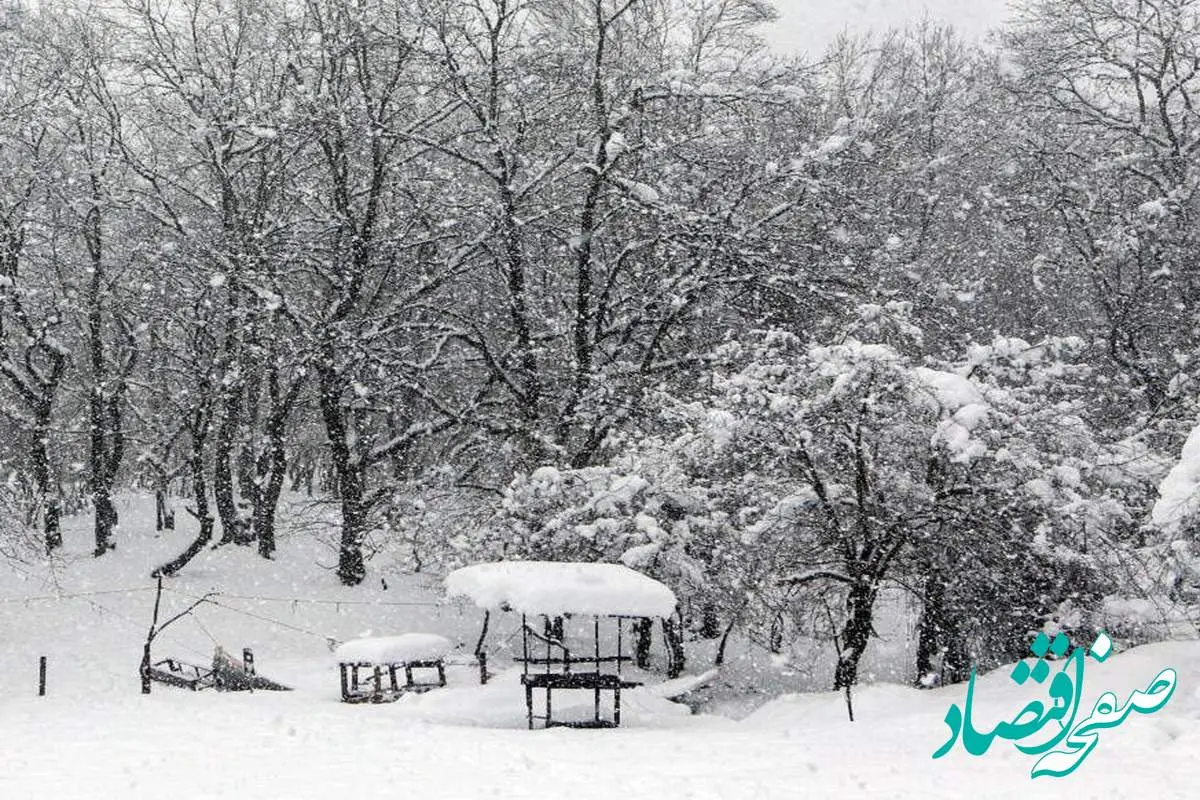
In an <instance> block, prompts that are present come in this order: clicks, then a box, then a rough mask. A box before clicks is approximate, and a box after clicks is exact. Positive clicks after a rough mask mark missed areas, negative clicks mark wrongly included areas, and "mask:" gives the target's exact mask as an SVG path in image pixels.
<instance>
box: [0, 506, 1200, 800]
mask: <svg viewBox="0 0 1200 800" xmlns="http://www.w3.org/2000/svg"><path fill="white" fill-rule="evenodd" d="M131 502H132V505H127V506H126V508H125V509H124V517H123V522H124V527H123V530H122V532H121V538H120V544H119V546H118V550H117V551H116V552H115V553H113V554H111V555H110V556H106V557H105V558H102V559H98V560H97V559H92V558H90V556H88V552H89V547H88V542H87V531H86V521H85V520H72V521H71V523H70V526H69V528H68V530H67V548H66V549H67V555H66V557H67V558H68V559H70V560H71V563H69V564H67V565H66V566H65V567H63V566H61V565H60V568H58V569H57V570H53V571H50V570H47V568H45V567H43V566H30V565H17V566H16V567H11V566H9V565H3V566H0V635H2V636H3V645H2V646H0V675H3V676H4V680H3V681H0V799H3V800H9V799H10V798H12V799H14V800H25V798H55V799H58V798H89V799H95V798H99V799H100V800H104V799H106V798H114V799H116V798H120V799H121V800H135V799H136V798H179V799H185V798H224V797H254V798H259V800H285V799H287V798H305V799H308V798H312V799H314V800H320V799H323V798H342V797H354V798H385V797H388V798H391V797H397V796H403V797H409V798H477V797H478V798H488V797H499V798H542V797H545V798H564V797H568V798H572V799H573V800H587V799H588V798H593V797H595V798H606V799H607V798H613V797H622V798H627V797H638V798H640V797H662V798H810V797H817V798H821V797H838V798H847V797H896V798H909V797H912V798H916V797H921V798H938V797H946V798H959V797H989V798H990V797H995V798H1007V797H1051V796H1054V797H1059V796H1062V795H1064V794H1067V795H1070V796H1073V797H1096V798H1125V797H1130V798H1133V797H1156V798H1168V797H1179V798H1195V797H1200V643H1196V642H1173V643H1165V644H1158V645H1152V646H1147V647H1141V648H1137V649H1135V650H1131V651H1129V652H1126V653H1120V654H1116V655H1114V656H1112V657H1111V658H1109V659H1108V660H1107V661H1106V662H1105V663H1103V664H1097V663H1094V662H1092V661H1091V660H1090V659H1089V660H1088V664H1087V668H1086V677H1085V681H1084V684H1085V685H1084V690H1083V698H1082V706H1083V708H1084V711H1083V712H1081V713H1086V711H1087V709H1090V708H1091V707H1092V704H1093V703H1094V702H1095V700H1096V698H1097V697H1099V695H1100V694H1101V693H1103V692H1104V691H1113V692H1115V693H1116V694H1117V695H1118V697H1120V698H1122V699H1124V698H1125V697H1126V696H1128V695H1129V693H1130V692H1131V691H1133V690H1135V689H1139V688H1145V687H1146V686H1147V684H1148V682H1149V681H1150V680H1151V679H1152V678H1153V677H1154V676H1155V675H1156V674H1157V673H1158V672H1159V670H1160V669H1162V668H1163V667H1173V668H1174V669H1175V670H1176V671H1177V673H1178V686H1177V688H1176V690H1175V694H1174V696H1173V697H1172V698H1171V700H1170V701H1169V702H1168V704H1167V705H1166V707H1165V708H1163V709H1162V710H1161V711H1159V712H1157V713H1155V714H1152V715H1139V714H1134V715H1132V716H1131V717H1130V718H1129V719H1128V720H1127V721H1126V722H1125V723H1124V724H1123V725H1121V726H1120V727H1117V728H1113V729H1110V730H1105V731H1102V732H1101V733H1100V743H1099V745H1098V747H1097V748H1096V750H1095V751H1094V752H1093V753H1092V754H1091V755H1090V756H1089V757H1088V758H1087V760H1086V761H1085V762H1084V763H1083V765H1082V766H1081V767H1080V768H1079V769H1078V770H1077V771H1076V772H1075V773H1074V774H1072V775H1070V776H1069V777H1066V778H1061V779H1052V778H1038V779H1036V780H1032V779H1031V778H1030V777H1029V770H1030V768H1031V767H1032V765H1033V762H1034V761H1035V760H1036V758H1035V757H1030V756H1025V755H1022V754H1021V753H1019V752H1017V751H1016V749H1015V748H1014V746H1013V744H1012V743H1011V742H1007V741H1003V740H997V741H996V742H995V743H994V744H993V745H992V747H991V749H990V751H989V752H988V753H986V754H985V755H983V756H981V757H972V756H970V755H967V754H966V753H965V752H963V751H962V749H961V745H960V746H957V747H956V748H955V750H954V751H953V752H952V753H951V754H950V755H948V756H947V757H945V758H942V759H939V760H936V761H935V760H933V759H932V753H933V752H934V751H935V750H936V749H937V748H938V747H939V746H940V745H941V744H942V743H943V742H944V741H945V740H946V738H947V735H948V729H947V727H946V724H945V723H944V722H943V717H944V716H945V714H946V710H947V708H948V707H949V706H950V704H952V703H959V704H961V703H962V702H963V699H964V695H965V691H966V687H965V686H951V687H946V688H944V689H937V690H933V691H918V690H915V689H911V688H908V687H904V686H897V685H887V684H879V685H873V686H864V687H860V688H859V689H858V690H857V691H856V693H855V696H854V706H855V714H856V721H855V722H853V723H851V722H849V721H848V720H847V719H846V711H845V702H844V698H843V697H842V696H840V695H836V694H832V693H809V694H794V695H789V696H785V697H782V698H779V699H776V700H773V701H771V702H769V703H767V704H766V705H765V706H763V707H762V708H759V709H758V710H757V711H755V712H754V713H751V714H749V715H748V716H746V717H745V718H744V719H740V720H737V721H734V720H732V719H726V718H723V717H718V716H712V715H691V714H690V713H689V712H688V710H687V709H686V708H685V707H683V706H680V705H676V704H673V703H669V702H667V701H665V700H662V699H660V698H658V697H656V696H654V693H653V692H650V691H638V690H634V691H630V692H627V693H626V695H625V696H624V697H623V699H624V700H625V701H626V702H625V703H624V709H623V711H624V713H623V722H624V724H623V726H622V727H621V728H620V729H617V730H602V731H588V730H582V731H581V730H568V729H553V730H549V731H533V732H530V731H527V730H524V706H523V698H522V695H521V689H520V687H519V685H518V683H517V678H516V674H515V673H514V672H513V671H511V670H508V669H506V666H507V665H506V661H507V655H506V650H505V648H506V646H507V645H506V641H507V643H508V645H510V644H511V642H512V636H513V633H514V631H515V626H514V625H513V623H512V621H511V620H508V621H506V620H494V621H493V626H492V630H491V633H490V634H489V637H488V641H489V643H490V645H491V649H492V650H493V667H494V668H496V669H498V670H501V672H502V674H501V675H500V676H499V677H498V678H496V679H495V680H494V681H493V682H492V683H489V684H488V685H487V686H484V687H480V686H479V685H478V683H477V681H476V680H475V679H474V678H475V673H474V672H473V670H472V669H471V668H469V667H465V666H464V667H459V668H456V669H452V670H451V671H450V675H449V685H448V686H447V687H446V688H445V689H439V690H435V691H432V692H429V693H428V694H425V695H421V696H412V697H407V698H405V699H403V700H401V701H400V702H397V703H394V704H387V705H380V706H372V705H354V706H351V705H346V704H343V703H341V702H339V687H338V677H337V670H336V666H335V664H334V661H333V657H332V655H331V653H330V651H329V646H328V642H327V638H329V637H332V638H334V639H337V640H340V641H345V640H348V639H353V638H355V637H358V636H362V635H371V634H375V635H391V634H401V633H407V632H424V633H437V634H441V635H443V636H446V637H447V638H448V639H449V640H450V641H451V642H452V643H453V644H454V645H456V646H459V647H461V649H462V650H463V651H464V652H469V651H470V650H471V649H472V648H473V646H474V641H475V637H476V636H477V635H478V632H479V623H480V621H481V620H480V614H479V612H478V611H477V610H476V609H475V608H473V607H471V606H469V605H468V604H466V603H450V602H446V601H445V600H443V599H442V593H441V591H440V588H439V581H437V580H436V578H434V577H433V576H428V577H426V576H414V577H410V578H405V579H402V580H401V579H398V578H397V577H396V576H391V577H389V578H388V588H386V589H384V588H383V585H382V582H381V581H380V578H379V576H375V577H373V578H371V579H369V580H368V582H367V583H366V584H364V585H363V586H361V587H357V588H354V589H347V588H343V587H340V586H338V585H337V582H336V579H335V577H334V575H333V573H332V570H331V569H330V567H331V566H332V564H333V561H334V558H333V555H334V554H333V553H331V552H330V551H328V550H327V549H326V548H324V546H323V545H321V544H320V543H319V541H318V538H317V537H314V536H313V535H312V534H311V533H310V532H306V530H307V529H302V528H301V529H297V530H296V531H295V532H293V533H291V534H287V533H285V534H284V535H283V536H282V537H281V540H280V548H279V558H278V560H277V562H276V563H275V564H273V565H269V566H268V565H264V564H263V563H262V562H261V561H260V560H259V559H258V558H257V556H255V555H254V553H253V552H251V551H250V550H248V549H239V548H235V547H229V548H224V549H222V550H217V551H207V552H205V553H204V554H202V555H201V556H200V557H199V558H198V559H197V560H196V561H195V562H194V563H193V564H192V565H190V566H189V567H188V568H187V569H185V570H184V572H183V574H182V575H180V576H179V577H178V578H175V579H172V580H170V581H168V582H167V587H168V589H169V590H170V591H169V592H167V593H166V594H165V595H164V607H163V611H162V617H163V618H164V619H165V618H168V617H170V616H171V615H172V614H174V613H176V612H177V611H179V610H181V609H182V608H184V607H186V605H187V604H188V603H189V602H190V599H191V598H195V597H198V596H200V595H202V594H203V593H204V592H207V591H209V590H214V589H215V590H218V591H221V592H222V594H221V595H220V596H218V597H217V598H216V601H217V602H218V603H220V604H221V605H220V606H215V605H205V606H203V607H201V609H199V611H198V612H197V613H196V615H195V616H194V617H191V618H187V619H183V620H181V621H180V622H178V623H176V624H175V625H173V626H172V627H171V628H169V629H168V630H167V631H166V632H165V633H163V634H162V636H161V637H160V638H159V639H158V640H157V641H156V642H155V648H154V657H155V658H156V659H158V658H164V657H166V656H174V657H177V658H181V659H184V660H191V661H194V662H195V663H198V664H207V663H208V662H209V661H210V660H211V658H212V652H213V648H214V647H215V646H216V645H217V644H220V645H222V646H223V647H225V649H227V650H229V651H231V652H233V653H235V654H237V653H240V651H241V648H242V647H244V646H251V647H253V648H254V651H255V655H256V660H257V664H258V669H259V672H260V673H261V674H264V675H266V676H268V677H270V678H272V679H274V680H278V681H281V682H283V683H287V684H289V685H291V686H293V687H295V689H296V690H295V691H293V692H287V693H275V692H255V693H253V694H249V693H225V694H222V693H217V692H213V691H204V692H198V693H190V692H186V691H181V690H175V689H171V688H168V687H165V686H159V685H155V687H154V691H153V693H152V694H151V695H149V696H143V695H141V694H140V693H139V686H138V679H137V664H138V661H139V659H140V655H141V642H142V641H143V639H144V636H145V630H146V627H147V626H148V624H149V620H150V612H151V608H152V603H153V596H154V595H153V591H152V590H151V586H152V582H151V581H150V580H149V579H148V577H147V576H148V574H149V572H150V569H151V568H152V567H153V566H154V565H156V564H157V563H160V562H161V561H163V560H165V559H166V558H167V557H169V556H172V555H174V554H175V553H176V552H178V551H179V550H180V549H181V548H182V547H183V546H184V545H185V544H186V542H187V540H188V537H189V536H190V535H191V531H190V529H184V530H181V531H178V532H174V533H168V534H165V535H163V536H161V537H155V536H154V535H153V533H152V525H149V524H148V523H147V511H148V510H149V508H150V507H149V505H148V503H147V501H146V499H145V498H137V499H135V500H133V501H131ZM322 567H324V569H323V568H322ZM126 590H130V591H126ZM86 593H91V594H86ZM80 595H83V596H80ZM40 655H46V656H48V658H49V676H48V686H49V691H48V695H47V696H46V697H42V698H39V697H37V696H36V688H37V660H38V656H40ZM509 663H511V662H509ZM708 666H709V665H708V664H701V663H697V664H694V665H693V667H694V669H695V670H696V671H701V670H703V669H705V668H707V667H708ZM1009 671H1010V669H1009V668H1005V669H1001V670H998V671H996V672H994V673H991V674H988V675H985V676H981V677H980V679H979V680H978V681H977V683H976V687H975V708H974V710H973V717H974V719H975V721H976V725H977V727H979V728H981V729H990V728H991V727H992V726H993V725H994V724H995V723H996V722H998V721H1000V720H1002V719H1011V718H1012V717H1013V716H1014V715H1015V714H1016V712H1017V711H1018V710H1019V709H1020V708H1021V707H1022V706H1023V705H1024V704H1025V702H1027V701H1028V700H1029V699H1030V698H1035V697H1038V696H1039V694H1038V692H1042V693H1043V694H1042V695H1041V696H1043V697H1044V692H1045V686H1038V685H1035V684H1034V683H1033V682H1032V681H1030V682H1028V683H1027V685H1026V686H1023V687H1019V686H1017V685H1016V684H1015V683H1014V682H1012V681H1011V680H1010V678H1009V675H1008V673H1009ZM1047 685H1048V682H1047Z"/></svg>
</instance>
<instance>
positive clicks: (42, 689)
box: [38, 656, 46, 697]
mask: <svg viewBox="0 0 1200 800" xmlns="http://www.w3.org/2000/svg"><path fill="white" fill-rule="evenodd" d="M45 696H46V657H45V656H42V657H41V658H40V659H38V697H45Z"/></svg>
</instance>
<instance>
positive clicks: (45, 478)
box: [31, 400, 63, 553]
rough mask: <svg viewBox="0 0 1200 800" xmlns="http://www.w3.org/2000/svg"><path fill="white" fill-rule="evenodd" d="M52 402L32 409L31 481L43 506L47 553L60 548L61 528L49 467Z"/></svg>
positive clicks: (55, 492)
mask: <svg viewBox="0 0 1200 800" xmlns="http://www.w3.org/2000/svg"><path fill="white" fill-rule="evenodd" d="M51 408H52V406H51V403H50V401H48V400H43V401H42V402H40V403H38V405H37V407H36V408H35V409H34V421H33V443H32V452H31V455H32V457H33V480H34V485H35V488H36V490H37V493H38V499H39V501H40V502H39V505H40V506H41V507H42V530H43V533H44V535H45V540H46V552H47V553H52V552H54V551H55V550H57V549H58V548H60V547H62V543H63V540H62V530H61V529H60V527H59V517H60V510H59V499H58V489H57V487H55V486H54V485H53V484H54V481H53V480H52V478H51V469H50V451H49V440H50V414H51Z"/></svg>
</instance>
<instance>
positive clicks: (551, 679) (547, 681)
mask: <svg viewBox="0 0 1200 800" xmlns="http://www.w3.org/2000/svg"><path fill="white" fill-rule="evenodd" d="M539 616H541V617H542V620H543V623H544V626H543V630H544V634H539V633H538V632H537V631H536V630H534V629H533V627H531V626H530V624H529V617H528V615H527V614H522V615H521V655H520V656H517V657H515V660H516V661H519V662H521V664H522V666H523V671H522V674H521V684H522V685H523V686H524V687H525V708H526V716H527V719H528V722H529V728H530V730H532V729H533V728H534V722H535V721H538V720H540V721H541V722H542V726H543V727H545V728H550V727H555V726H563V727H570V728H615V727H618V726H620V724H621V690H622V689H632V688H634V687H636V686H640V685H641V684H640V683H637V682H635V681H627V680H624V678H623V677H622V675H621V665H622V664H623V663H624V662H626V661H632V660H633V657H632V656H627V655H625V653H624V646H623V639H624V637H623V630H622V628H623V623H624V620H625V619H632V618H631V617H625V616H621V615H615V614H613V615H604V617H603V618H604V619H610V620H613V621H614V622H615V624H616V633H617V652H616V654H615V655H602V654H601V652H600V620H601V616H600V615H591V617H592V635H593V642H592V644H593V647H592V653H591V655H581V656H576V655H572V652H571V650H570V649H569V648H568V647H567V645H566V643H565V642H564V641H563V640H562V638H559V637H556V636H554V635H553V633H552V628H553V627H555V626H554V625H553V624H552V623H551V617H550V615H547V614H542V615H539ZM554 619H555V620H556V621H558V620H561V619H562V617H555V618H554ZM558 627H560V629H561V626H558ZM560 635H561V634H560ZM563 638H565V637H563ZM539 643H541V644H543V645H545V647H544V650H543V652H544V655H542V656H540V657H539V656H537V655H535V654H534V651H535V649H537V645H538V644H539ZM605 664H615V665H616V670H615V672H606V671H604V668H603V666H602V665H605ZM581 666H582V667H585V669H584V671H582V672H580V671H572V667H581ZM587 666H590V667H591V669H586V667H587ZM538 667H542V668H543V669H541V670H538V669H537V668H538ZM535 689H541V690H543V691H544V692H545V693H546V706H545V708H546V711H545V714H541V715H539V714H535V713H534V703H533V699H534V698H533V692H534V690H535ZM556 689H557V690H563V689H583V690H590V691H592V692H593V714H592V719H590V720H584V721H571V722H567V721H556V720H555V719H554V713H553V708H554V707H553V700H552V697H553V693H554V691H555V690H556ZM602 692H612V693H613V713H612V717H611V719H605V718H604V717H603V716H602V715H601V713H600V706H601V693H602Z"/></svg>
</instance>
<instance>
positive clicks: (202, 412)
mask: <svg viewBox="0 0 1200 800" xmlns="http://www.w3.org/2000/svg"><path fill="white" fill-rule="evenodd" d="M200 391H201V392H202V393H204V392H206V391H207V386H205V385H204V382H202V385H201V387H200ZM202 402H203V405H202V406H201V408H200V409H198V410H197V411H196V412H195V414H194V417H193V421H192V424H191V432H192V452H191V455H190V457H189V459H188V461H189V463H190V465H191V472H192V488H193V491H194V494H195V499H196V510H195V512H193V516H194V517H195V518H196V520H197V521H198V522H199V523H200V533H199V534H198V535H197V536H196V538H195V540H194V541H193V542H192V543H191V544H190V545H188V548H187V549H186V550H184V551H183V552H182V553H180V554H179V555H178V556H177V557H176V558H174V559H172V560H171V561H168V562H167V563H166V564H163V565H162V566H160V567H158V568H157V569H156V570H154V572H152V573H150V575H151V577H154V578H157V577H160V576H162V575H168V576H170V575H175V574H177V573H178V572H179V571H180V570H181V569H183V568H184V567H185V566H187V564H188V562H190V561H191V560H192V559H193V558H195V557H196V556H197V555H198V554H199V553H200V551H201V550H203V549H204V546H205V545H207V544H208V543H209V542H211V541H212V538H213V528H214V526H215V524H216V520H215V519H213V516H212V513H211V512H210V511H209V508H208V483H207V480H206V479H205V477H204V445H205V443H206V442H207V440H208V422H207V416H208V408H209V407H210V405H209V404H210V403H211V400H205V401H202Z"/></svg>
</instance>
